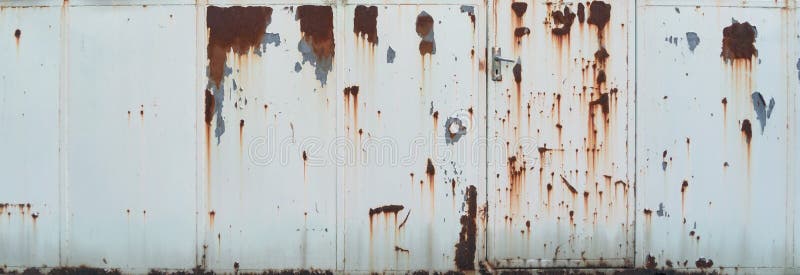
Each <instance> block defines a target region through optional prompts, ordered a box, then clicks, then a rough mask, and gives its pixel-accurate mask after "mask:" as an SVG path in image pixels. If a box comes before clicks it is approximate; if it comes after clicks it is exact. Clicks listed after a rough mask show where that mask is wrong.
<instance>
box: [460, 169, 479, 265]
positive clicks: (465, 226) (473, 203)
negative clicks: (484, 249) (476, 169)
mask: <svg viewBox="0 0 800 275" xmlns="http://www.w3.org/2000/svg"><path fill="white" fill-rule="evenodd" d="M464 200H465V203H466V205H467V213H464V215H462V216H461V232H459V234H458V243H456V245H455V247H456V256H455V263H456V267H458V269H460V270H475V249H476V235H477V231H478V230H477V221H476V218H477V216H478V201H477V200H478V191H477V189H476V188H475V186H474V185H470V186H469V187H467V190H466V194H465V199H464Z"/></svg>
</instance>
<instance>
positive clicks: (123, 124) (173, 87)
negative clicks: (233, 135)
mask: <svg viewBox="0 0 800 275" xmlns="http://www.w3.org/2000/svg"><path fill="white" fill-rule="evenodd" d="M63 12H64V13H66V15H65V16H67V17H68V20H67V22H64V23H62V24H63V25H62V27H64V28H67V31H66V34H65V36H64V37H63V38H62V39H63V42H64V43H63V44H62V45H60V46H59V47H65V49H66V52H65V54H66V58H67V60H69V65H68V69H67V70H66V73H67V75H68V81H67V83H66V86H65V88H66V89H67V91H66V93H65V99H64V104H63V106H62V107H63V108H65V112H64V113H65V116H66V121H67V123H66V125H62V126H61V127H64V129H65V131H66V140H65V147H64V149H63V150H66V156H67V157H66V159H65V162H64V165H67V173H66V175H67V176H66V178H65V182H64V183H63V185H64V186H63V188H65V196H64V197H65V203H66V204H67V205H68V211H67V212H66V216H65V217H64V222H65V224H64V226H63V229H62V230H64V232H65V239H64V242H63V243H62V247H61V254H62V258H61V265H65V266H81V265H85V266H90V267H102V268H106V267H108V268H123V269H125V270H129V271H131V272H137V273H141V272H147V271H148V270H149V269H150V268H167V267H169V268H191V267H193V266H194V258H195V249H194V245H195V237H196V236H195V235H196V234H195V228H196V226H195V220H196V212H195V204H196V201H195V199H196V184H197V170H196V165H195V164H196V160H195V159H196V150H195V143H196V142H197V140H198V139H197V138H196V131H195V127H196V124H195V123H196V121H197V118H196V116H195V104H194V99H195V98H196V97H197V95H196V93H195V79H196V76H195V73H194V72H195V71H194V68H195V67H196V63H195V57H196V47H195V43H194V30H195V12H194V8H193V7H192V6H148V7H143V6H119V7H109V6H80V7H71V8H69V9H65V10H64V11H63Z"/></svg>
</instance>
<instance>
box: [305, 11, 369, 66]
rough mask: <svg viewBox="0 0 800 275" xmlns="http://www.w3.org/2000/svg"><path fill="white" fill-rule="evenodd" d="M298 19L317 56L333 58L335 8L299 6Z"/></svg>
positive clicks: (307, 41) (307, 40)
mask: <svg viewBox="0 0 800 275" xmlns="http://www.w3.org/2000/svg"><path fill="white" fill-rule="evenodd" d="M296 19H297V20H299V21H300V32H302V33H303V40H305V41H306V43H308V44H309V45H311V48H312V49H313V51H314V54H315V55H316V56H317V58H328V59H330V58H333V55H334V47H335V46H336V45H335V42H334V37H333V9H332V8H331V7H330V6H309V5H304V6H299V7H297V14H296ZM376 39H377V37H376Z"/></svg>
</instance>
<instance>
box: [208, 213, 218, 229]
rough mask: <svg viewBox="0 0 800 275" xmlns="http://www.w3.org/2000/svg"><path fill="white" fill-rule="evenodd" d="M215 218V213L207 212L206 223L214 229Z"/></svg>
mask: <svg viewBox="0 0 800 275" xmlns="http://www.w3.org/2000/svg"><path fill="white" fill-rule="evenodd" d="M216 216H217V212H215V211H214V210H211V211H210V212H208V222H209V225H211V227H214V218H215V217H216Z"/></svg>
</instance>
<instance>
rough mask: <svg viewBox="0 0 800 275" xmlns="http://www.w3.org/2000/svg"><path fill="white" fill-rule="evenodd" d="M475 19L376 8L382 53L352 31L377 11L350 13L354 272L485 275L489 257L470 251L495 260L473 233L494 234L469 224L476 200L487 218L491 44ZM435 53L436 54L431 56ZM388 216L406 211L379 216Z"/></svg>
mask: <svg viewBox="0 0 800 275" xmlns="http://www.w3.org/2000/svg"><path fill="white" fill-rule="evenodd" d="M469 7H472V9H469V8H464V7H462V6H461V5H418V6H413V5H378V6H375V10H376V11H377V19H376V24H377V43H371V42H370V39H369V38H370V37H369V36H366V35H364V34H363V32H359V30H361V29H370V28H364V27H361V28H356V29H354V28H353V26H354V25H353V24H354V23H356V20H353V19H350V18H357V19H358V22H364V21H367V20H366V19H365V18H360V17H359V16H368V15H366V14H362V15H359V14H358V11H359V10H362V9H369V8H365V7H364V6H360V7H359V6H358V5H348V6H347V7H346V18H347V20H346V21H345V26H344V29H345V30H347V32H345V35H343V39H342V40H343V41H342V44H343V45H344V46H343V48H345V49H352V50H350V51H346V52H345V53H344V58H345V60H346V63H345V64H344V68H343V72H342V77H343V78H344V80H343V82H344V86H346V87H351V89H349V91H350V92H349V93H348V91H338V92H337V94H339V95H343V97H340V98H339V99H338V101H337V105H338V106H340V107H339V108H338V110H339V112H338V114H339V119H340V120H339V123H338V124H339V129H340V131H339V133H340V135H341V136H344V137H346V138H347V140H349V141H350V143H351V144H353V146H355V147H356V148H359V149H358V150H357V151H356V152H355V153H354V154H352V155H350V156H349V157H350V158H351V159H352V160H353V161H352V163H350V164H348V165H345V166H344V167H342V169H341V172H340V182H342V183H343V185H342V188H343V199H342V201H341V202H340V204H339V205H340V209H342V211H343V215H342V218H341V220H340V221H341V222H342V223H343V226H344V232H343V233H344V234H343V235H342V239H343V248H344V250H343V252H342V254H340V259H339V260H340V263H341V264H342V265H343V266H344V267H345V270H347V271H351V272H356V271H358V272H370V271H381V270H456V269H462V270H464V269H466V270H473V269H476V268H477V266H476V265H474V263H475V261H476V260H478V259H480V255H478V256H475V255H474V254H470V251H471V252H472V253H475V251H480V250H483V249H484V248H483V236H481V235H479V234H477V233H476V232H472V233H470V232H469V230H468V228H469V226H470V225H472V224H474V223H476V226H477V227H480V228H481V229H480V231H483V230H484V229H483V226H484V224H483V223H482V222H481V221H480V219H478V218H477V217H468V212H469V208H470V203H469V197H470V196H469V194H468V190H469V187H470V186H473V188H474V189H475V190H476V191H475V192H476V195H477V196H478V197H479V198H478V199H477V200H476V201H475V204H474V205H473V207H476V208H477V207H478V206H480V209H484V208H483V204H484V203H485V200H484V199H483V197H484V196H485V192H484V186H483V185H482V184H481V183H482V182H483V179H484V175H485V170H484V169H482V168H481V167H482V164H483V163H484V157H483V150H484V149H485V147H484V146H485V145H484V144H482V143H481V140H482V137H483V135H484V133H483V131H482V130H481V129H484V128H485V122H484V120H483V118H482V117H481V116H480V115H479V114H481V113H483V110H484V106H483V102H485V99H484V96H483V95H484V91H485V79H484V76H483V75H484V72H483V71H481V69H480V68H479V67H480V66H481V65H480V64H481V63H482V62H484V58H483V56H482V55H481V54H480V52H482V51H483V49H482V47H483V43H482V35H483V32H482V30H481V28H479V27H476V26H474V25H473V23H472V21H471V17H470V11H472V15H473V16H476V13H477V11H478V8H477V7H473V6H469ZM465 9H466V10H467V11H465V12H462V11H464V10H465ZM354 15H355V16H354ZM356 26H358V25H356ZM351 30H353V31H351ZM432 41H435V48H436V50H435V53H433V51H431V50H429V49H430V48H427V47H429V46H428V45H429V44H428V43H429V42H432ZM389 47H391V48H392V51H393V52H394V53H395V55H396V58H395V59H394V62H392V63H389V62H387V61H386V57H385V56H386V53H387V51H388V50H389ZM352 87H357V88H358V89H357V90H354V89H352ZM354 91H357V93H354ZM448 121H449V122H450V124H448ZM462 127H463V128H462ZM448 141H449V142H448ZM390 147H391V148H394V151H388V150H384V149H386V148H390ZM362 148H363V149H362ZM384 205H402V206H403V209H401V210H399V211H391V212H387V211H384V212H380V213H375V214H370V213H369V212H370V211H369V210H370V209H374V208H378V207H380V206H384ZM462 216H465V217H464V218H462ZM462 221H463V223H465V224H463V223H462ZM462 230H464V231H462ZM462 232H464V233H463V234H462ZM457 244H461V247H463V250H461V251H462V252H463V253H458V252H457V248H456V245H457ZM470 255H472V256H470ZM459 260H465V261H466V262H467V263H468V264H466V265H461V266H457V263H458V262H459Z"/></svg>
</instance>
